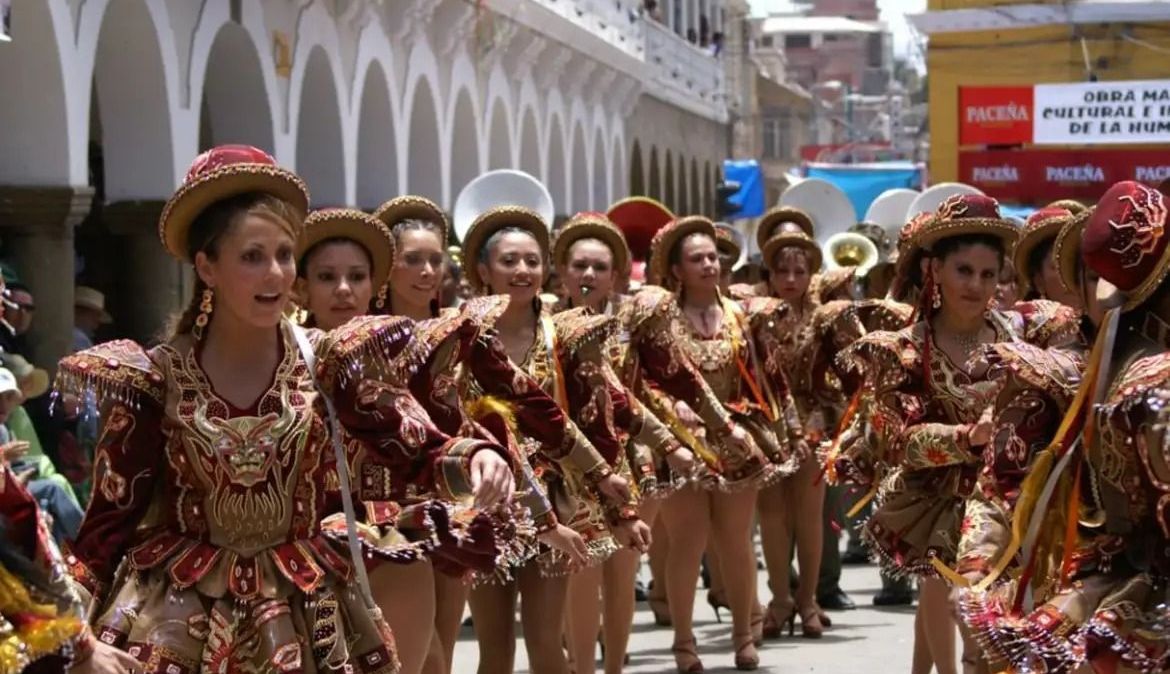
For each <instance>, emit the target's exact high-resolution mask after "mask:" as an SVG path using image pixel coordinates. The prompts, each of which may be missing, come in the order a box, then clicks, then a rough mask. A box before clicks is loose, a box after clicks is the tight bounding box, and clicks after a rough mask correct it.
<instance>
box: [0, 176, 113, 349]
mask: <svg viewBox="0 0 1170 674" xmlns="http://www.w3.org/2000/svg"><path fill="white" fill-rule="evenodd" d="M92 201H93V188H91V187H68V186H65V187H13V186H0V238H3V240H4V244H5V248H6V249H7V250H6V252H7V257H8V261H9V262H11V263H12V265H13V267H14V268H15V269H16V272H17V273H18V274H19V275H20V278H21V280H22V281H24V283H25V284H26V285H28V287H29V288H30V289H32V293H33V296H34V297H35V298H36V303H37V313H36V316H35V318H34V319H33V325H32V329H31V330H30V331H29V344H30V345H31V347H32V350H33V354H32V355H33V360H34V361H35V362H36V363H37V365H40V366H41V367H44V368H46V369H48V370H50V371H55V370H56V368H57V361H58V360H60V359H61V357H62V356H65V355H66V354H68V353H69V350H70V347H71V345H72V343H73V277H74V255H75V253H74V250H73V228H74V227H76V226H77V225H78V224H79V223H80V222H81V220H82V219H83V218H85V216H86V214H88V213H89V209H90V204H91V202H92Z"/></svg>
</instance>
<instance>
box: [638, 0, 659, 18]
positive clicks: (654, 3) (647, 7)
mask: <svg viewBox="0 0 1170 674" xmlns="http://www.w3.org/2000/svg"><path fill="white" fill-rule="evenodd" d="M642 9H643V11H645V12H646V14H648V15H649V16H650V18H651V19H654V20H655V21H658V22H659V23H661V22H662V8H661V7H659V5H658V0H645V1H644V2H643V3H642Z"/></svg>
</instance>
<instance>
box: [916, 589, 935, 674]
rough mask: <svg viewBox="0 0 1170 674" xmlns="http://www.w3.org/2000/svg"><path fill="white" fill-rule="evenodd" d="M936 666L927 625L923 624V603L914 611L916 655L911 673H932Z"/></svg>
mask: <svg viewBox="0 0 1170 674" xmlns="http://www.w3.org/2000/svg"><path fill="white" fill-rule="evenodd" d="M933 668H934V660H932V659H931V657H930V645H929V644H927V643H926V625H925V624H923V618H922V603H921V602H920V603H919V604H918V610H916V611H915V612H914V657H913V661H912V664H911V665H910V674H930V670H931V669H933Z"/></svg>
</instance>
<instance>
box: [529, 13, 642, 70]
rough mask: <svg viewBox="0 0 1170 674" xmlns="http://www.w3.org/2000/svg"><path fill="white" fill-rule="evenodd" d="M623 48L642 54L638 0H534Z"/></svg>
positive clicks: (637, 55) (635, 53)
mask: <svg viewBox="0 0 1170 674" xmlns="http://www.w3.org/2000/svg"><path fill="white" fill-rule="evenodd" d="M534 1H535V2H538V3H540V4H542V5H544V6H545V7H547V8H548V9H550V10H552V11H553V12H556V13H557V14H560V15H561V16H563V17H565V18H566V19H568V20H569V21H572V22H573V23H575V24H577V25H579V26H581V27H582V28H584V29H585V30H587V31H589V32H590V33H592V34H594V35H596V36H597V37H600V38H601V39H603V40H605V41H606V42H608V43H610V44H612V45H613V46H615V47H617V48H618V49H621V50H622V51H624V52H626V53H627V54H630V55H631V56H635V57H637V58H639V59H640V58H643V54H644V53H645V49H646V47H645V42H646V41H645V39H644V38H643V25H644V21H643V19H642V17H641V15H640V13H639V12H638V2H637V1H636V0H534Z"/></svg>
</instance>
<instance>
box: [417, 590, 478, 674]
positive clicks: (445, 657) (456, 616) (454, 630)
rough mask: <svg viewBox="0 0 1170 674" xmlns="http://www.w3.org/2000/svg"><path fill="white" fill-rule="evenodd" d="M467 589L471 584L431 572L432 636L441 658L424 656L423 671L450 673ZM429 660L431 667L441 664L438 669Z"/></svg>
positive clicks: (465, 602)
mask: <svg viewBox="0 0 1170 674" xmlns="http://www.w3.org/2000/svg"><path fill="white" fill-rule="evenodd" d="M469 592H471V586H470V585H468V584H467V583H465V582H463V580H462V579H460V578H452V577H451V576H448V575H447V574H445V573H436V574H435V636H436V638H437V641H438V642H439V643H438V649H439V650H438V655H439V656H441V657H442V659H441V660H436V659H435V656H434V655H432V656H430V657H428V658H427V670H426V674H451V664H452V663H451V660H452V658H454V657H455V642H456V641H458V640H459V631H460V629H461V627H462V625H463V609H464V608H466V607H467V594H468V593H469ZM432 650H433V649H432ZM432 663H434V665H433V666H435V667H438V666H442V669H437V668H436V669H431V667H432Z"/></svg>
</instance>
